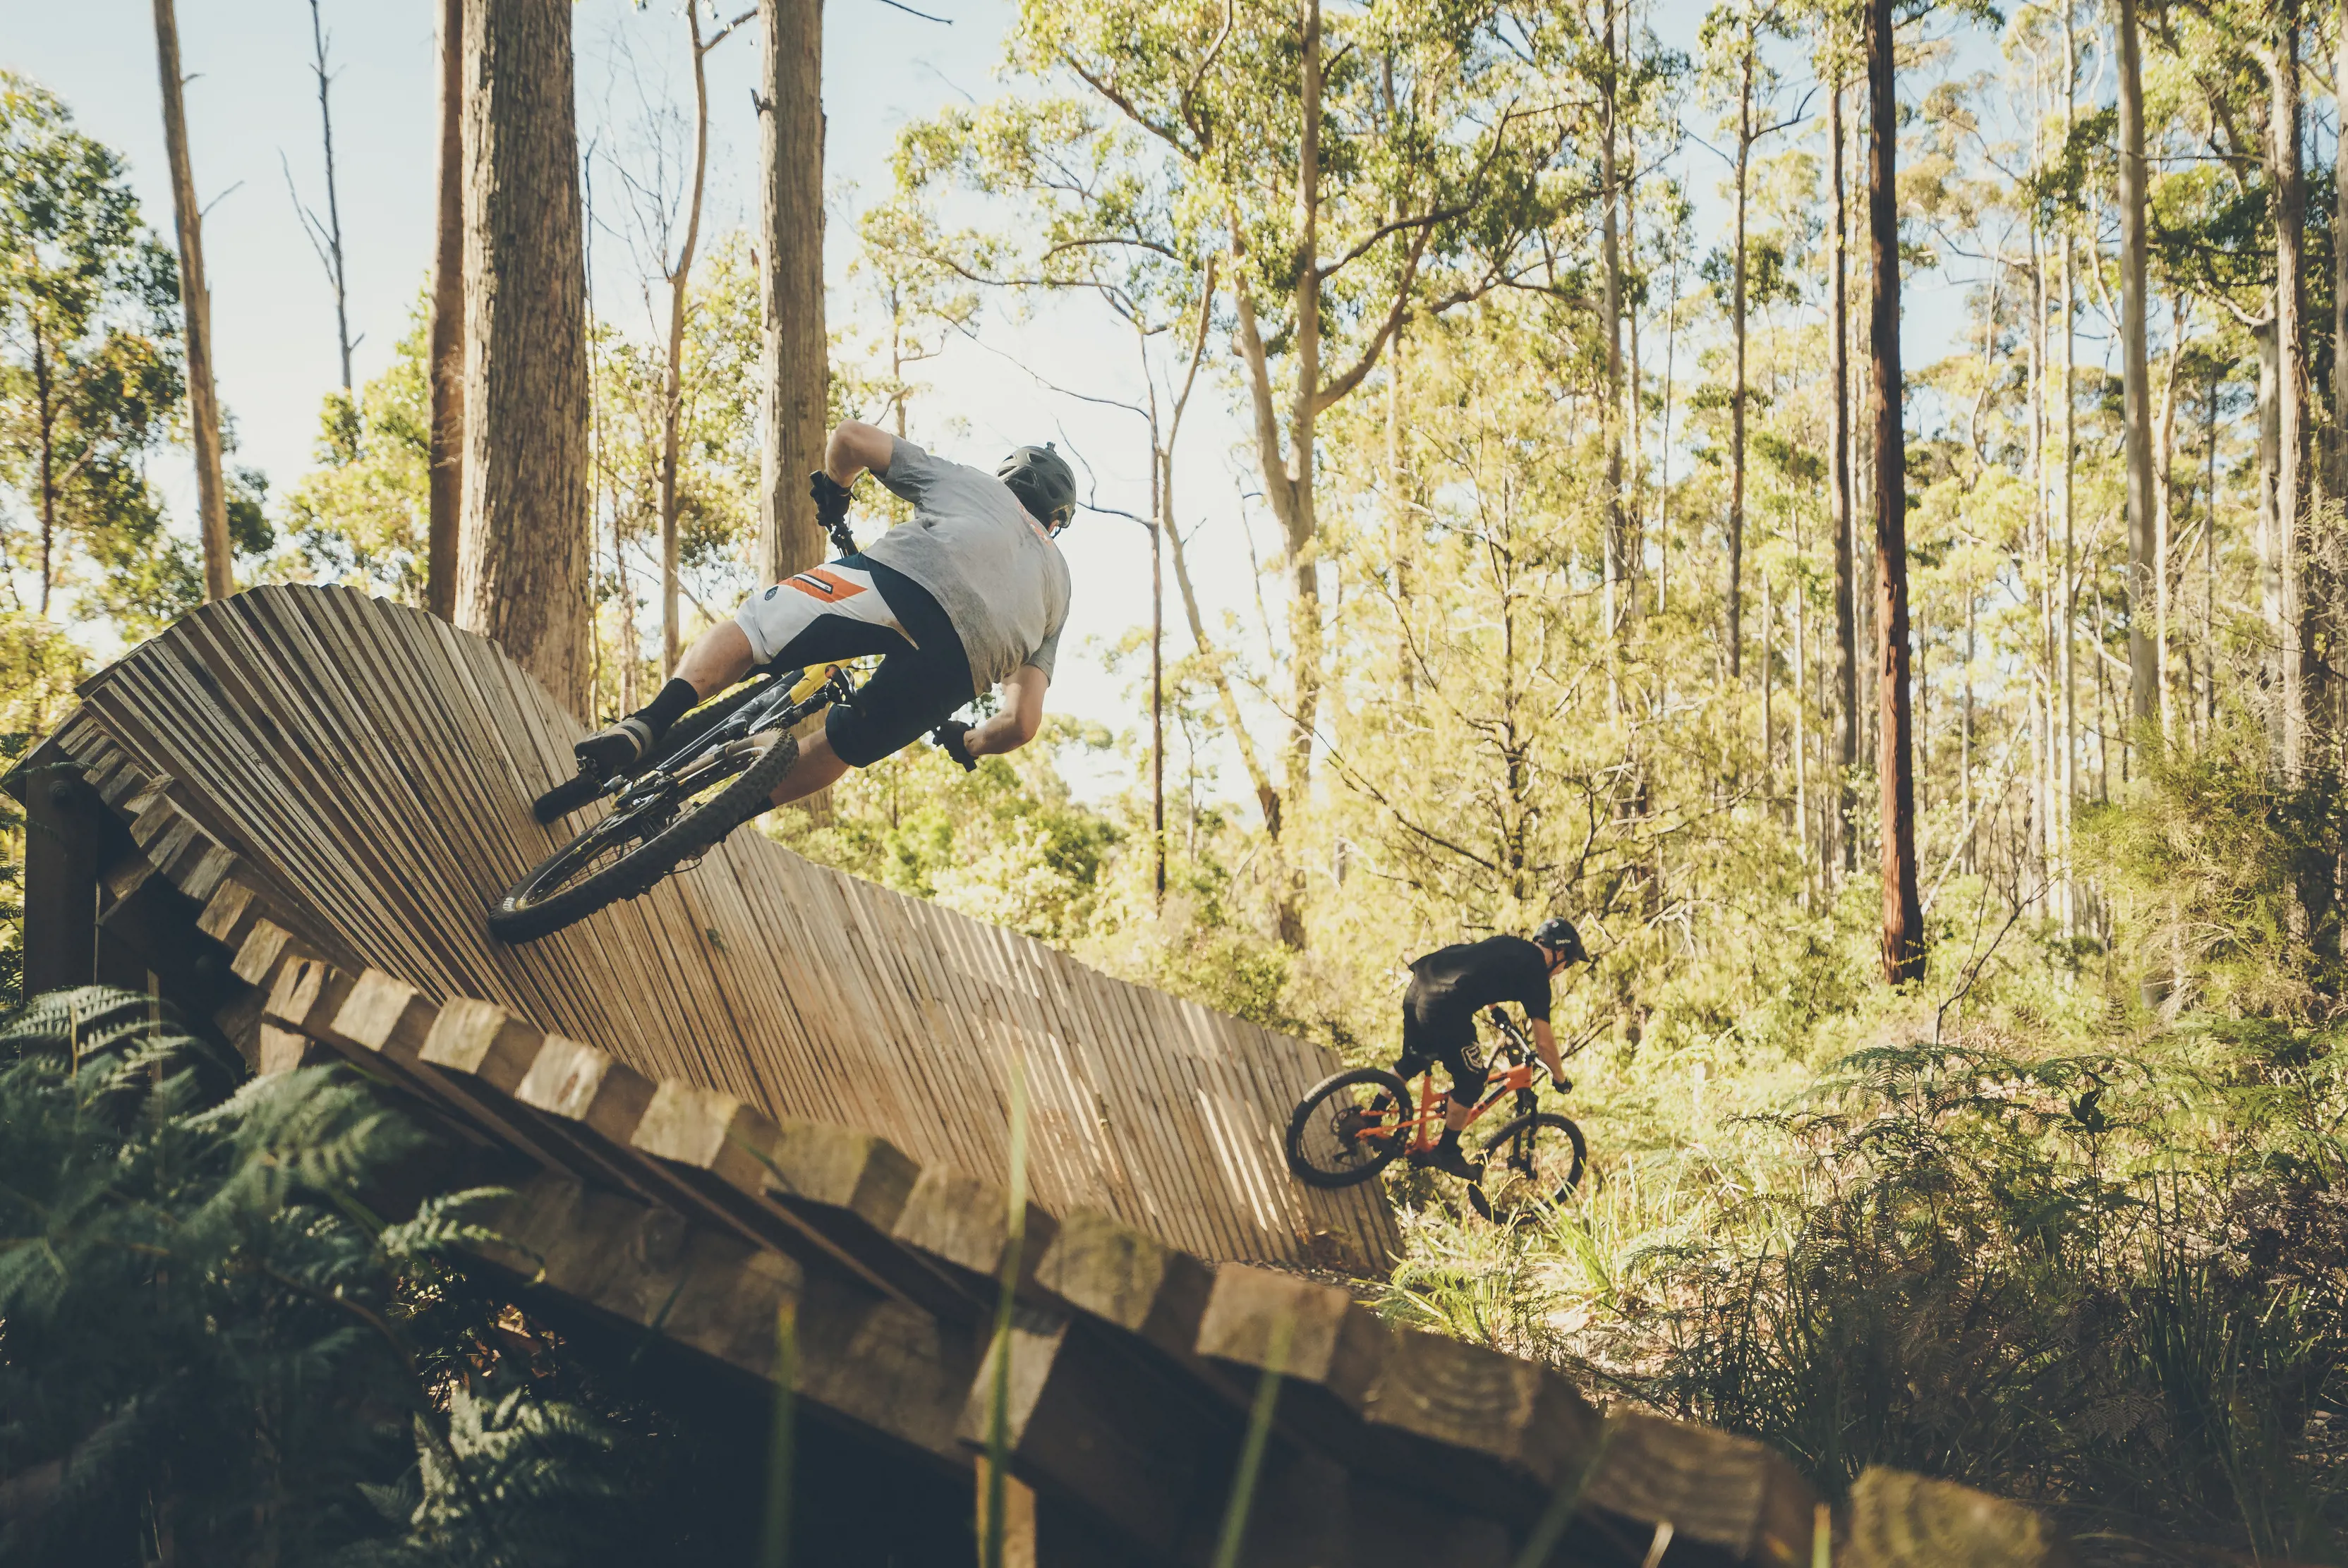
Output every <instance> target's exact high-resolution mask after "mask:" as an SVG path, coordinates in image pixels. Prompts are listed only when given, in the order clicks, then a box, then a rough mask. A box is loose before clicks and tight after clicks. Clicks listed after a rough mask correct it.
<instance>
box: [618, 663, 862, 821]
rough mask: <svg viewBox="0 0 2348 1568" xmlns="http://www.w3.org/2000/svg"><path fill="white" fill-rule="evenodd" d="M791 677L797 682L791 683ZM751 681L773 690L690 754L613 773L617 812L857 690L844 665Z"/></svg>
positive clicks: (691, 747) (702, 738)
mask: <svg viewBox="0 0 2348 1568" xmlns="http://www.w3.org/2000/svg"><path fill="white" fill-rule="evenodd" d="M792 675H797V676H798V679H797V680H796V681H794V680H792V679H791V678H790V677H791V676H792ZM749 679H751V680H753V681H767V680H772V681H773V682H775V684H774V686H773V687H772V689H770V690H768V691H766V692H760V693H759V694H758V695H757V696H755V697H753V698H752V699H751V700H750V701H749V702H746V703H744V704H743V705H742V708H741V710H740V711H739V712H735V713H732V714H729V715H727V717H726V722H725V723H722V724H719V725H717V726H716V728H714V729H712V730H711V731H709V732H708V733H706V734H703V735H697V736H695V738H694V739H693V740H692V741H691V742H690V743H689V744H688V746H687V749H686V750H685V751H683V752H681V753H676V754H674V755H670V756H664V757H663V758H661V759H660V760H659V761H658V762H656V763H654V764H653V765H652V766H651V767H649V768H646V769H644V770H643V771H642V772H639V773H633V774H628V773H623V774H614V775H613V777H612V779H611V780H610V782H608V783H607V784H604V785H603V788H602V794H604V795H607V796H618V797H621V799H620V800H618V801H615V802H614V810H615V812H616V811H617V810H618V809H620V808H621V807H622V806H623V805H624V804H626V797H628V796H631V795H635V794H638V792H639V791H645V790H649V791H651V792H653V793H657V792H659V791H661V790H664V789H666V788H667V787H668V786H669V785H670V784H673V783H674V782H675V780H676V779H677V778H678V777H680V776H681V775H682V774H683V773H684V772H685V771H688V770H690V769H691V768H692V767H693V766H694V765H695V764H697V763H700V762H703V761H705V760H706V759H707V758H708V757H709V756H710V755H711V754H712V753H716V752H719V751H722V750H724V749H725V748H726V747H727V746H730V745H733V744H734V743H736V742H738V741H743V740H747V739H748V738H749V737H750V736H751V735H753V734H756V733H759V732H761V731H764V730H767V729H774V728H781V729H789V728H791V727H792V726H793V725H796V724H798V723H799V722H800V721H801V720H803V719H805V718H806V717H808V714H810V713H813V712H817V711H818V710H819V709H822V708H826V707H829V706H830V705H831V704H832V703H834V702H840V701H842V700H844V699H845V698H847V697H848V696H849V695H850V692H851V691H852V690H853V689H852V687H851V686H850V679H849V673H848V667H847V666H846V665H844V664H819V665H816V666H814V667H813V668H811V669H808V670H804V671H789V672H788V673H785V672H781V671H771V670H770V671H764V672H761V673H758V674H755V675H752V676H751V677H749Z"/></svg>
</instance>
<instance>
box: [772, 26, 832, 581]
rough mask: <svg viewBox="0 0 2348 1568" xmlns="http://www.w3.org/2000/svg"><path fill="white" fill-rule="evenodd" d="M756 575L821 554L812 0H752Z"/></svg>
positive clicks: (825, 349) (789, 568) (821, 369)
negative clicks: (811, 483)
mask: <svg viewBox="0 0 2348 1568" xmlns="http://www.w3.org/2000/svg"><path fill="white" fill-rule="evenodd" d="M758 25H759V27H760V29H761V37H762V41H763V50H762V53H761V54H760V56H759V70H758V80H759V91H758V169H759V179H758V193H759V222H758V233H759V240H758V292H759V298H760V301H761V302H762V313H763V315H764V317H765V323H766V354H765V358H764V360H763V361H762V362H761V367H760V382H761V387H760V394H759V398H760V401H759V422H758V423H759V446H760V449H761V451H762V453H763V459H764V466H763V469H762V472H761V475H760V482H759V490H758V575H759V577H760V578H761V579H764V580H766V581H768V582H775V581H779V580H780V579H783V578H786V577H788V576H790V575H791V574H792V573H793V572H796V571H800V570H803V569H806V568H808V567H810V566H813V565H814V564H815V563H816V562H818V561H819V560H821V559H823V547H824V539H823V535H822V532H821V530H819V528H817V527H816V521H815V513H814V511H813V509H812V507H811V504H810V503H809V502H808V495H807V477H808V473H809V471H811V470H812V469H815V468H817V467H819V466H821V464H822V462H823V441H824V427H825V425H826V424H827V418H826V415H827V414H828V412H829V399H830V390H831V367H830V358H829V339H828V338H827V337H826V335H825V333H824V313H823V133H824V118H823V5H822V0H758Z"/></svg>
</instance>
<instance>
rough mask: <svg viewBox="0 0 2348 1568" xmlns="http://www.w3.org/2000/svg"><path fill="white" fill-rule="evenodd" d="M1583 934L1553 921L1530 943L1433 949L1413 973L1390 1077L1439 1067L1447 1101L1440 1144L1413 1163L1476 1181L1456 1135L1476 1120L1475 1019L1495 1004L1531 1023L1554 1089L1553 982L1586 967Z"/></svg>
mask: <svg viewBox="0 0 2348 1568" xmlns="http://www.w3.org/2000/svg"><path fill="white" fill-rule="evenodd" d="M1589 961H1590V954H1589V953H1588V952H1587V951H1586V950H1584V949H1583V948H1582V946H1581V933H1580V932H1578V931H1576V930H1575V929H1574V928H1573V923H1572V922H1571V921H1570V920H1565V919H1561V918H1558V917H1551V918H1550V919H1547V920H1544V921H1542V922H1541V923H1540V927H1539V928H1537V929H1536V930H1535V931H1534V932H1533V934H1532V937H1531V939H1530V940H1528V939H1526V938H1523V937H1510V936H1505V935H1503V936H1498V937H1487V938H1484V939H1483V940H1482V941H1480V942H1459V943H1456V944H1454V945H1453V946H1451V947H1448V948H1437V949H1436V950H1435V951H1434V952H1431V953H1429V954H1427V955H1426V957H1424V958H1418V959H1416V960H1414V961H1413V962H1412V964H1411V966H1410V989H1409V990H1408V991H1406V993H1404V996H1403V1003H1402V1060H1401V1061H1397V1062H1395V1077H1397V1078H1399V1079H1401V1080H1402V1081H1404V1082H1406V1083H1407V1082H1409V1081H1411V1080H1412V1079H1414V1078H1416V1077H1417V1076H1418V1075H1419V1074H1420V1073H1422V1072H1425V1071H1426V1070H1427V1069H1428V1068H1429V1067H1430V1066H1432V1065H1433V1064H1435V1063H1436V1062H1438V1061H1439V1062H1441V1063H1442V1064H1443V1065H1444V1067H1445V1068H1446V1070H1447V1071H1449V1072H1450V1074H1451V1101H1450V1103H1449V1104H1448V1105H1447V1107H1446V1108H1445V1112H1444V1118H1443V1136H1442V1138H1441V1139H1440V1140H1439V1141H1438V1142H1437V1143H1436V1145H1435V1147H1434V1148H1433V1149H1430V1150H1428V1151H1427V1152H1426V1154H1424V1155H1414V1156H1413V1157H1412V1159H1413V1163H1417V1164H1424V1165H1429V1166H1432V1167H1433V1168H1434V1169H1436V1170H1438V1171H1444V1172H1447V1173H1450V1174H1452V1175H1455V1176H1460V1177H1464V1178H1466V1179H1468V1180H1469V1181H1473V1180H1475V1178H1476V1176H1477V1174H1478V1170H1479V1167H1478V1165H1477V1164H1476V1163H1474V1162H1472V1161H1470V1160H1469V1159H1468V1156H1467V1154H1466V1153H1463V1152H1462V1151H1461V1150H1460V1147H1459V1133H1460V1130H1461V1129H1462V1128H1464V1127H1466V1126H1467V1125H1468V1122H1469V1121H1470V1120H1472V1119H1473V1117H1474V1115H1475V1112H1476V1102H1477V1095H1478V1091H1480V1090H1481V1088H1482V1087H1483V1084H1482V1078H1483V1075H1482V1074H1481V1073H1475V1072H1470V1071H1468V1063H1467V1061H1466V1053H1467V1050H1468V1047H1469V1046H1472V1045H1473V1044H1475V1043H1476V1015H1477V1013H1478V1012H1479V1011H1481V1010H1482V1009H1485V1008H1488V1007H1490V1006H1493V1005H1495V1004H1496V1003H1499V1002H1515V1003H1517V1004H1519V1006H1521V1007H1522V1008H1523V1009H1525V1016H1526V1017H1527V1018H1529V1019H1530V1020H1532V1026H1533V1050H1536V1051H1538V1052H1540V1059H1541V1065H1542V1066H1544V1067H1546V1068H1548V1069H1549V1075H1550V1078H1551V1079H1553V1080H1554V1081H1557V1082H1559V1083H1563V1082H1564V1081H1565V1064H1564V1062H1563V1061H1560V1060H1559V1057H1558V1054H1557V1037H1556V1036H1555V1035H1553V1034H1551V1033H1550V1027H1549V989H1550V988H1549V982H1550V977H1551V976H1552V975H1554V974H1556V973H1557V972H1558V970H1560V969H1561V968H1565V966H1566V965H1568V964H1574V963H1585V964H1586V963H1588V962H1589Z"/></svg>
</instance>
